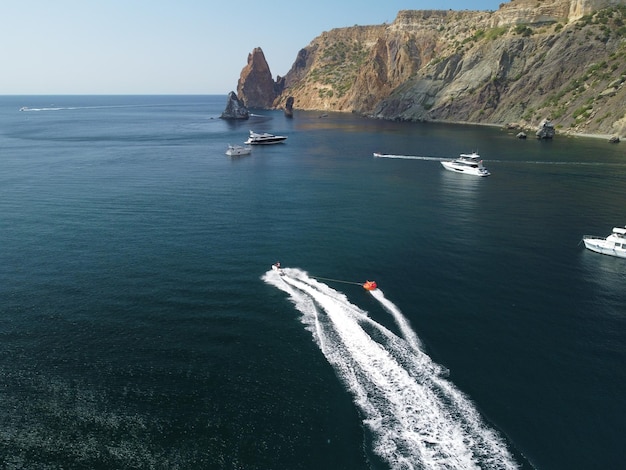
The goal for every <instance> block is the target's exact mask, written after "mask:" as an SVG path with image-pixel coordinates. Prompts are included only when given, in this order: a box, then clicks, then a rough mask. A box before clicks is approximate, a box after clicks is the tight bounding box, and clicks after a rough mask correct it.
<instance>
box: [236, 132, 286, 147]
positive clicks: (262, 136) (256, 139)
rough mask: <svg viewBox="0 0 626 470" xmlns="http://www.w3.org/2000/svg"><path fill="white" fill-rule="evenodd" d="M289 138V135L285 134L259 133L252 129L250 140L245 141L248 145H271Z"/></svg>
mask: <svg viewBox="0 0 626 470" xmlns="http://www.w3.org/2000/svg"><path fill="white" fill-rule="evenodd" d="M285 140H287V137H285V136H284V135H274V134H270V133H268V132H263V133H258V132H254V131H250V137H248V140H246V141H245V142H244V144H247V145H269V144H279V143H281V142H284V141H285Z"/></svg>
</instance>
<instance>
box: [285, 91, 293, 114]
mask: <svg viewBox="0 0 626 470" xmlns="http://www.w3.org/2000/svg"><path fill="white" fill-rule="evenodd" d="M293 101H294V99H293V96H290V97H289V98H287V101H286V102H285V116H287V117H293Z"/></svg>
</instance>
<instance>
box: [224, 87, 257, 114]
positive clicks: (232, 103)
mask: <svg viewBox="0 0 626 470" xmlns="http://www.w3.org/2000/svg"><path fill="white" fill-rule="evenodd" d="M249 117H250V112H249V111H248V108H246V107H245V105H244V104H243V103H242V102H241V100H239V98H237V95H236V94H235V92H234V91H231V92H230V93H229V94H228V101H227V102H226V109H225V110H224V112H223V113H222V115H221V116H220V118H222V119H248V118H249Z"/></svg>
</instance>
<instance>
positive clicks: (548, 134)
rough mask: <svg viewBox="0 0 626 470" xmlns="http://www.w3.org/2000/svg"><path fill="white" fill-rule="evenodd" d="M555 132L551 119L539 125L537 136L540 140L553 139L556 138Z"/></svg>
mask: <svg viewBox="0 0 626 470" xmlns="http://www.w3.org/2000/svg"><path fill="white" fill-rule="evenodd" d="M554 134H555V131H554V126H553V125H552V122H551V121H550V120H549V119H544V120H543V121H541V122H540V123H539V128H538V129H537V132H535V135H536V136H537V138H538V139H552V138H553V137H554Z"/></svg>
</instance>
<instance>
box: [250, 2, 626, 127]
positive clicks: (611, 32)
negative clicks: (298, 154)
mask: <svg viewBox="0 0 626 470" xmlns="http://www.w3.org/2000/svg"><path fill="white" fill-rule="evenodd" d="M250 61H251V60H250V58H249V59H248V63H249V65H250ZM244 70H245V69H244ZM268 70H269V69H268ZM248 76H250V74H248ZM242 77H243V72H242ZM270 80H271V77H270ZM271 82H272V90H273V93H275V94H274V95H273V96H271V95H267V94H265V95H264V96H265V97H266V101H265V103H264V106H263V107H276V108H279V107H280V108H282V107H284V104H285V102H286V100H287V99H288V98H289V97H292V98H293V102H294V104H293V107H294V109H308V110H326V111H346V112H356V113H361V114H364V115H368V116H373V117H377V118H382V119H394V120H441V121H461V122H473V123H485V124H501V125H505V124H509V123H518V124H519V125H520V126H521V127H529V128H532V127H536V126H537V125H538V124H539V122H540V121H541V120H542V119H544V118H551V120H552V122H553V124H554V125H555V127H556V128H557V132H575V133H596V134H607V135H609V134H611V135H613V134H617V135H624V134H625V133H626V115H625V111H626V109H625V107H624V103H626V86H624V82H626V0H547V1H540V2H538V1H537V0H512V1H510V2H509V3H504V4H502V5H501V6H500V8H499V9H498V10H497V11H495V12H488V11H438V10H427V11H408V10H407V11H401V12H399V13H398V15H397V17H396V19H395V20H394V21H393V23H391V24H384V25H375V26H354V27H349V28H340V29H334V30H331V31H328V32H324V33H322V34H321V35H320V36H318V37H317V38H315V39H314V40H313V41H312V42H311V43H310V44H309V45H308V46H307V47H305V48H304V49H302V50H301V51H300V52H299V53H298V56H297V58H296V60H295V62H294V64H293V66H292V68H291V70H290V71H289V72H288V73H287V74H286V75H285V77H284V78H280V77H279V79H278V80H277V81H276V82H274V81H273V80H271ZM240 83H241V79H240ZM248 86H250V87H252V85H250V84H248ZM238 91H239V87H238ZM240 97H242V98H243V99H244V101H245V102H246V104H248V98H247V97H248V94H247V90H245V89H243V88H242V90H241V95H240ZM250 99H252V95H250ZM255 99H256V98H255ZM271 100H273V101H272V102H271V104H270V101H271ZM248 106H250V105H248Z"/></svg>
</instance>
